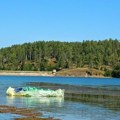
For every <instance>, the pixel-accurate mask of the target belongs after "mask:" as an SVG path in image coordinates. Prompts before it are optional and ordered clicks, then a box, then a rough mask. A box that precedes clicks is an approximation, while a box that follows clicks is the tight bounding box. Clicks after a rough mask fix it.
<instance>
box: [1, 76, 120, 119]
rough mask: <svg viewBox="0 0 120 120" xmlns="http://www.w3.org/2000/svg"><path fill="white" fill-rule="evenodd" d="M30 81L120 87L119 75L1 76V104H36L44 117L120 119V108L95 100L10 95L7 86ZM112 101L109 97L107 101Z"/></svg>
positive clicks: (26, 105)
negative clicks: (115, 108)
mask: <svg viewBox="0 0 120 120" xmlns="http://www.w3.org/2000/svg"><path fill="white" fill-rule="evenodd" d="M29 82H45V83H57V84H63V85H74V86H77V87H78V86H82V87H84V86H85V87H86V86H89V87H91V88H100V89H102V88H105V89H114V90H117V91H119V90H120V79H117V78H80V77H40V76H0V104H1V105H2V104H3V105H11V106H16V107H25V108H35V109H37V110H38V111H41V112H42V113H43V117H54V118H61V119H62V120H104V119H105V120H120V110H114V109H110V108H109V107H104V106H102V105H100V104H97V103H96V104H94V103H92V102H84V101H82V102H80V101H75V100H74V101H72V100H67V99H63V98H38V97H37V98H32V97H27V98H26V97H21V98H18V97H8V96H6V89H7V88H8V87H9V86H11V87H21V86H25V85H26V83H29ZM108 102H109V101H108ZM15 117H16V116H15V115H10V114H0V119H1V120H3V119H6V120H11V119H12V118H15Z"/></svg>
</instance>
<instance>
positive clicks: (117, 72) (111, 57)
mask: <svg viewBox="0 0 120 120" xmlns="http://www.w3.org/2000/svg"><path fill="white" fill-rule="evenodd" d="M86 67H87V68H89V69H92V68H93V69H96V70H102V71H104V75H105V76H113V77H120V41H119V40H117V39H115V40H113V39H106V40H102V41H93V40H91V41H89V40H86V41H83V42H60V41H47V42H45V41H36V42H33V43H24V44H22V45H13V46H11V47H6V48H1V49H0V70H19V71H52V70H53V69H56V70H57V71H58V70H62V69H70V68H73V69H75V68H86ZM86 72H88V74H92V73H91V71H86Z"/></svg>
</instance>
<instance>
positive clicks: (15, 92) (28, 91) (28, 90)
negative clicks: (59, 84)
mask: <svg viewBox="0 0 120 120" xmlns="http://www.w3.org/2000/svg"><path fill="white" fill-rule="evenodd" d="M6 94H7V95H9V96H26V97H64V90H63V89H57V90H51V89H44V88H36V87H20V88H12V87H8V89H7V91H6Z"/></svg>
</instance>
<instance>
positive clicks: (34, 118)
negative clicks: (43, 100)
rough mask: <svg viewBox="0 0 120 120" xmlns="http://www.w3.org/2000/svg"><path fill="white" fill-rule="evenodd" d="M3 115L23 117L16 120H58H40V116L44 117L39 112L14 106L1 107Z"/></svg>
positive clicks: (48, 119) (0, 112)
mask: <svg viewBox="0 0 120 120" xmlns="http://www.w3.org/2000/svg"><path fill="white" fill-rule="evenodd" d="M2 113H10V114H17V115H21V117H20V118H15V120H58V119H53V118H40V116H42V113H40V112H37V111H36V110H33V109H26V108H16V107H14V106H6V105H0V114H2Z"/></svg>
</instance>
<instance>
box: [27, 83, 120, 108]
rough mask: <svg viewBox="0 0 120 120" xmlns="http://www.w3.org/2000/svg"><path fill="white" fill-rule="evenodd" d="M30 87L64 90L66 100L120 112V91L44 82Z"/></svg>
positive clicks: (32, 84)
mask: <svg viewBox="0 0 120 120" xmlns="http://www.w3.org/2000/svg"><path fill="white" fill-rule="evenodd" d="M27 85H29V86H34V87H42V88H49V89H53V90H56V89H59V88H60V89H64V90H65V96H64V99H65V100H70V101H79V102H83V103H90V104H97V105H100V106H103V107H107V108H109V109H113V110H120V90H111V89H105V88H92V87H85V86H74V85H61V84H52V83H43V82H30V83H27Z"/></svg>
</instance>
